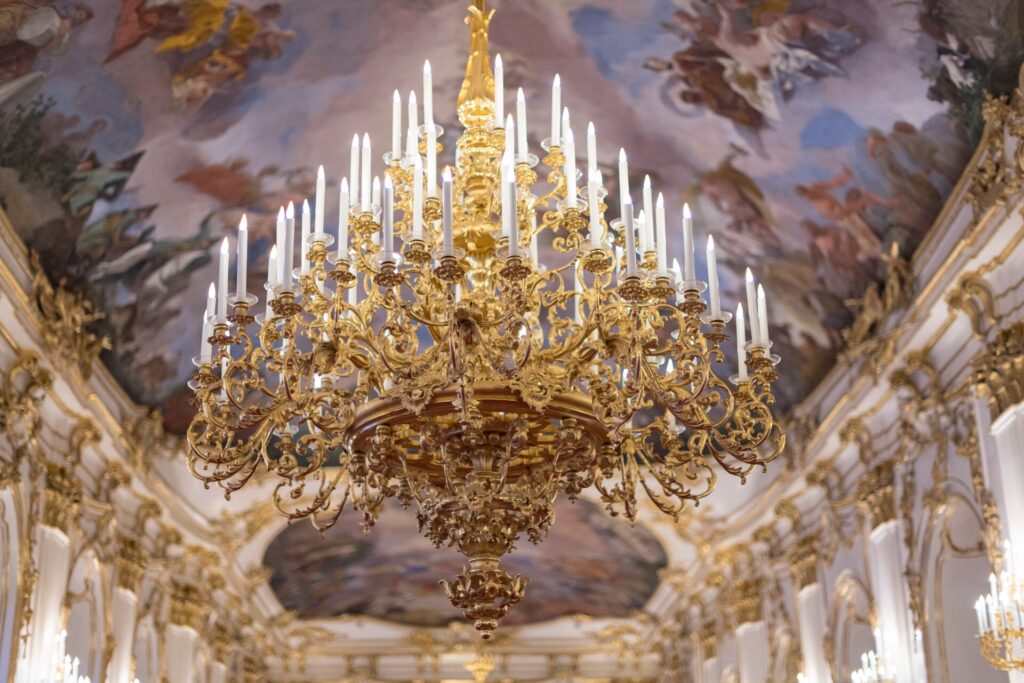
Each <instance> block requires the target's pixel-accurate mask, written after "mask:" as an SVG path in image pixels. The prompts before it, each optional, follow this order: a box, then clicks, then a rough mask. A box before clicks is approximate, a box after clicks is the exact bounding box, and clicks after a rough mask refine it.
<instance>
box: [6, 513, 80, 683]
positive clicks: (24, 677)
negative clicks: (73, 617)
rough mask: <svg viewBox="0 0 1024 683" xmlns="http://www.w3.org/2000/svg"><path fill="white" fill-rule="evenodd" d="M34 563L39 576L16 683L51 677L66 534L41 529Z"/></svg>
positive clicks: (67, 543)
mask: <svg viewBox="0 0 1024 683" xmlns="http://www.w3.org/2000/svg"><path fill="white" fill-rule="evenodd" d="M35 559H36V570H37V571H38V572H39V575H38V581H37V582H36V587H35V591H34V592H33V599H32V610H33V614H32V621H31V623H30V624H29V637H28V646H27V650H26V652H27V656H26V658H25V659H24V660H23V661H21V662H19V663H18V666H17V669H18V673H17V676H16V680H17V681H19V682H20V683H42V682H43V681H46V680H47V677H48V676H49V675H50V674H51V673H52V672H51V671H49V669H50V667H51V665H52V664H53V662H52V661H51V659H52V655H53V649H54V646H55V645H56V643H57V636H58V635H60V632H61V629H62V628H63V627H64V623H63V622H64V616H63V608H64V594H65V592H66V591H67V579H68V569H69V567H70V563H71V542H70V541H69V540H68V537H67V534H65V533H64V532H63V531H61V530H59V529H56V528H54V527H51V526H43V525H41V526H40V527H39V530H38V539H37V543H36V558H35Z"/></svg>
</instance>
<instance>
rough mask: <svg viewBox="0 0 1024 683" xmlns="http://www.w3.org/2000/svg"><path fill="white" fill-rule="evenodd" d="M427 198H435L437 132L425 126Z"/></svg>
mask: <svg viewBox="0 0 1024 683" xmlns="http://www.w3.org/2000/svg"><path fill="white" fill-rule="evenodd" d="M427 196H428V197H436V196H437V132H436V131H435V130H434V127H433V126H427Z"/></svg>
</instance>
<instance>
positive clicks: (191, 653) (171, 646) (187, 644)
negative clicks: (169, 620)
mask: <svg viewBox="0 0 1024 683" xmlns="http://www.w3.org/2000/svg"><path fill="white" fill-rule="evenodd" d="M166 638H167V681H168V683H192V681H193V679H194V675H193V672H192V663H193V662H194V661H195V656H196V653H195V651H196V639H197V638H198V634H197V633H196V632H195V631H194V630H193V629H191V628H189V627H187V626H179V625H178V624H167V634H166ZM147 683H148V682H147Z"/></svg>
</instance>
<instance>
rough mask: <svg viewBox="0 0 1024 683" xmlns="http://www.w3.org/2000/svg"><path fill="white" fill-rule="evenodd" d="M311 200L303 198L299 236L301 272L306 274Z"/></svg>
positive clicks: (307, 268)
mask: <svg viewBox="0 0 1024 683" xmlns="http://www.w3.org/2000/svg"><path fill="white" fill-rule="evenodd" d="M309 225H310V223H309V200H308V199H303V200H302V232H301V233H300V237H299V254H300V260H299V272H300V273H301V274H302V275H305V274H306V273H308V272H309V258H308V257H309Z"/></svg>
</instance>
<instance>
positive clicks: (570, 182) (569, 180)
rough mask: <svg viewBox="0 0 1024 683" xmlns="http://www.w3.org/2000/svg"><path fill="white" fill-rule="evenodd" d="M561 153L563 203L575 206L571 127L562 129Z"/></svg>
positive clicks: (574, 166)
mask: <svg viewBox="0 0 1024 683" xmlns="http://www.w3.org/2000/svg"><path fill="white" fill-rule="evenodd" d="M563 133H564V135H565V139H564V140H563V149H562V154H564V155H565V205H566V207H567V208H575V207H576V141H575V140H574V139H573V135H572V128H566V129H565V130H564V131H563Z"/></svg>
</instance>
